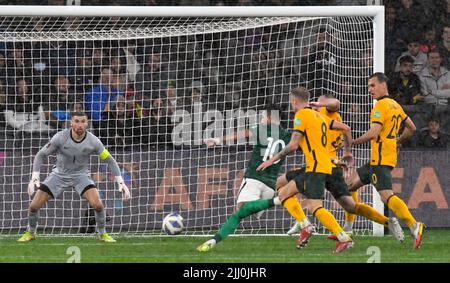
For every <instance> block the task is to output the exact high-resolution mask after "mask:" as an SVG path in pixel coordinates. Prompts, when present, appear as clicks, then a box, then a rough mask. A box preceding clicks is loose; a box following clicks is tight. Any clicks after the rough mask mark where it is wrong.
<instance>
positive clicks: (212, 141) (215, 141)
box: [203, 129, 253, 147]
mask: <svg viewBox="0 0 450 283" xmlns="http://www.w3.org/2000/svg"><path fill="white" fill-rule="evenodd" d="M251 137H253V133H252V131H250V130H249V129H247V130H244V131H238V132H235V133H232V134H229V135H226V136H224V137H223V138H207V139H205V140H204V141H203V142H204V143H205V144H206V145H207V146H208V147H212V146H216V145H221V144H224V143H227V142H229V141H237V140H242V139H249V138H251Z"/></svg>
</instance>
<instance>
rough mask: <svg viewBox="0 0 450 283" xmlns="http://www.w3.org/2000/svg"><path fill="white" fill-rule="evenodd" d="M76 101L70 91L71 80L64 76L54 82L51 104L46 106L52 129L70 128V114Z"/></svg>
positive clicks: (58, 77)
mask: <svg viewBox="0 0 450 283" xmlns="http://www.w3.org/2000/svg"><path fill="white" fill-rule="evenodd" d="M80 99H81V98H80ZM76 100H77V99H76V96H75V94H74V93H73V92H72V91H71V89H70V84H69V79H68V78H67V77H66V76H64V75H59V76H57V77H56V78H55V80H54V82H53V86H52V91H51V94H50V100H49V103H46V104H44V110H45V114H46V118H47V120H48V121H49V124H50V126H51V127H53V128H56V129H62V128H66V127H67V126H68V122H69V121H70V118H71V117H70V112H71V111H72V109H73V108H74V103H75V101H76Z"/></svg>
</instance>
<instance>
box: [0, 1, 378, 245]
mask: <svg viewBox="0 0 450 283" xmlns="http://www.w3.org/2000/svg"><path fill="white" fill-rule="evenodd" d="M1 46H3V49H0V54H4V55H3V56H4V58H5V62H6V63H5V66H4V67H2V65H1V64H0V68H4V70H5V71H4V74H5V75H4V76H3V77H2V74H3V73H0V83H1V84H3V85H4V86H5V89H6V92H7V93H6V96H7V98H8V99H7V100H6V101H7V102H6V103H5V106H4V109H2V111H3V114H4V116H5V131H4V134H3V135H2V136H1V137H0V147H2V148H3V149H4V154H3V155H2V156H0V157H1V158H2V159H1V160H0V162H1V164H2V167H0V172H1V173H0V174H1V176H0V177H1V179H0V181H1V185H2V186H3V187H4V189H3V190H2V191H1V192H0V221H1V225H0V234H11V233H17V231H19V230H23V229H24V228H25V227H26V217H27V208H28V204H29V201H30V200H29V197H28V195H27V194H26V185H27V183H28V181H29V178H30V176H31V163H32V161H33V158H34V155H35V154H36V152H37V150H38V149H39V148H40V147H41V146H43V145H44V144H45V142H47V141H48V138H49V137H51V135H52V134H53V133H54V132H55V131H57V130H60V129H62V128H64V127H65V126H67V123H63V122H64V121H66V120H67V114H65V113H66V112H69V110H70V109H73V108H74V107H81V108H85V109H86V110H88V111H89V113H91V114H90V115H94V114H92V113H94V112H95V111H94V110H93V108H91V107H95V106H94V104H95V103H93V102H92V100H89V99H91V98H92V97H94V92H95V90H96V89H95V87H99V85H100V84H103V83H104V82H105V81H103V80H106V81H109V82H111V81H112V80H114V82H115V85H114V86H112V88H111V89H113V88H116V91H117V94H118V95H117V97H118V98H117V102H116V103H113V104H108V102H106V104H108V110H105V111H106V112H103V113H100V112H101V111H103V110H104V109H105V108H103V107H104V106H102V108H101V109H99V110H96V111H97V112H98V113H100V114H99V115H100V116H98V117H97V116H95V115H96V114H95V115H94V116H92V117H91V120H92V124H91V128H92V130H93V131H94V132H95V133H98V135H100V138H101V140H102V141H103V142H104V143H105V146H106V147H108V148H110V147H111V148H112V149H111V150H110V151H111V153H112V155H113V156H114V157H116V159H117V160H118V161H119V163H120V165H121V170H122V172H123V174H124V176H126V178H125V180H126V182H129V185H130V186H131V187H133V190H132V194H133V198H132V200H131V202H130V203H129V204H126V203H122V202H121V200H120V194H118V193H117V192H116V191H115V189H114V182H113V181H111V178H110V177H111V176H109V175H108V170H107V168H106V167H105V166H103V165H102V164H100V163H99V162H98V160H97V159H98V158H97V157H93V158H92V164H91V171H92V174H93V178H94V181H96V183H97V184H98V186H99V190H100V193H101V196H102V199H103V201H104V202H105V207H106V210H107V214H108V216H109V221H108V223H107V229H110V230H112V231H113V232H117V233H125V234H134V233H150V234H159V233H160V230H161V223H162V219H163V217H164V215H166V214H168V213H169V212H171V211H175V210H176V211H178V212H180V214H181V215H182V216H183V218H184V219H185V221H186V223H185V225H186V227H187V229H186V233H189V234H200V235H202V234H211V233H213V232H214V231H215V230H217V228H218V227H219V226H220V224H222V223H223V222H224V221H225V219H226V218H227V217H228V216H229V215H230V214H231V213H233V211H234V205H235V203H234V201H235V195H236V192H237V191H238V189H239V185H240V183H239V182H240V180H241V179H242V177H243V172H244V170H245V166H246V160H248V159H249V157H250V153H251V142H250V141H243V142H242V143H240V144H237V145H231V146H228V145H222V146H219V147H217V148H215V149H207V148H206V146H205V145H203V144H202V142H201V141H202V139H203V137H204V136H205V135H206V132H207V130H209V132H208V133H209V134H211V133H214V134H218V133H219V132H220V133H219V135H221V134H223V133H230V132H233V131H235V130H237V129H242V128H248V127H249V126H251V125H253V124H255V123H257V121H258V117H259V116H258V115H260V109H261V107H262V106H264V104H265V103H267V102H272V103H276V104H279V105H281V106H282V107H283V108H284V112H285V113H281V120H282V124H283V125H286V126H287V127H288V128H290V127H291V124H292V117H291V116H290V114H289V111H291V109H290V107H289V105H288V99H286V97H287V95H288V91H289V90H290V89H292V88H294V87H296V86H298V85H304V86H307V87H308V88H310V90H311V92H312V94H313V96H314V97H315V98H316V97H317V96H318V95H320V94H322V93H333V94H335V95H336V96H337V98H339V99H340V100H341V103H342V113H341V114H342V116H343V119H344V122H346V123H349V124H350V125H351V126H352V128H353V130H354V135H357V136H359V135H361V134H362V133H363V132H364V131H365V130H367V129H368V126H369V121H370V119H369V114H370V109H371V107H372V103H373V102H372V100H371V98H370V95H369V94H368V92H367V78H368V76H369V75H370V73H372V72H374V71H381V72H382V71H384V7H383V6H351V7H350V6H337V7H335V6H323V7H319V6H316V7H123V6H122V7H116V6H108V7H103V6H102V7H96V6H0V47H1ZM0 59H1V58H0ZM87 61H89V62H88V63H86V62H87ZM155 66H157V67H155ZM152 68H157V70H156V71H155V70H154V69H152ZM0 71H2V69H0ZM108 78H109V79H108ZM1 84H0V89H1ZM22 84H28V85H27V86H28V89H29V90H28V92H29V94H30V97H32V99H31V100H30V102H28V104H30V105H32V106H33V107H31V108H33V109H31V110H29V111H31V113H32V117H36V118H33V119H32V120H33V121H27V122H26V123H28V122H30V123H28V124H24V122H23V121H17V117H18V116H20V115H17V113H18V111H19V110H17V109H15V106H16V105H18V103H19V104H20V103H24V102H23V101H21V100H20V101H21V102H17V101H19V100H15V98H14V99H11V97H16V96H18V94H21V95H22V92H24V89H27V88H26V87H23V88H20V87H19V86H21V85H22ZM64 85H69V86H70V87H67V88H66V90H68V89H70V91H69V90H68V92H70V95H72V97H69V98H67V97H66V98H62V96H59V94H60V93H59V92H60V91H61V90H64V89H65V88H64ZM59 87H61V88H60V89H59ZM25 92H26V91H25ZM194 93H195V94H194ZM171 95H174V96H175V98H176V99H173V100H172V99H171V98H172V97H171ZM192 95H199V96H200V100H199V102H198V103H197V102H195V101H194V100H193V98H192V97H191V96H192ZM24 96H27V95H26V94H24ZM33 97H39V98H38V99H33ZM88 97H90V98H88ZM55 99H56V100H55ZM67 99H69V100H67ZM77 103H78V104H77ZM25 104H27V103H26V102H25ZM56 104H58V105H56ZM60 105H63V106H61V107H62V108H64V111H63V110H61V109H59V108H58V107H59V106H60ZM34 106H36V107H34ZM109 106H111V107H113V110H109ZM120 107H123V109H125V110H123V109H122V110H123V111H125V112H126V114H123V113H122V115H125V116H118V115H119V114H117V113H119V111H120V109H119V108H120ZM129 107H130V109H129ZM196 107H199V108H196ZM25 108H26V107H25ZM25 108H23V109H25ZM69 108H70V109H69ZM172 108H173V112H171V111H172V110H170V109H172ZM21 109H22V108H21ZM23 109H22V110H20V111H22V112H24V111H25V112H26V111H27V110H23ZM116 110H117V111H118V112H117V113H116V112H114V111H116ZM197 110H198V111H197ZM8 111H9V112H8ZM20 111H19V112H20ZM190 111H193V112H192V113H191V112H190ZM196 111H197V112H196ZM22 112H21V113H20V114H23V113H22ZM97 112H96V113H97ZM130 113H132V114H130ZM190 114H193V115H190ZM33 115H36V116H33ZM127 115H131V116H127ZM28 117H30V115H28ZM52 119H53V120H52ZM54 120H56V122H55V121H54ZM51 121H53V122H51ZM18 124H20V125H19V126H18ZM26 125H28V128H27V127H26ZM16 126H17V127H18V128H17V127H16ZM15 127H16V128H15ZM177 130H178V131H179V132H177ZM369 157H370V145H367V144H366V145H364V146H360V147H357V148H356V149H355V159H356V164H357V165H359V166H360V165H362V164H364V163H365V162H367V161H368V160H369ZM54 161H55V160H54V157H50V158H49V162H48V164H46V166H45V168H43V170H42V171H41V172H42V174H41V181H43V179H44V174H47V173H48V172H49V171H50V170H51V166H52V165H53V164H54ZM302 162H303V160H302V156H301V155H300V154H296V156H293V157H289V158H288V159H287V161H286V166H284V170H286V169H292V168H293V167H295V166H298V165H299V164H301V163H302ZM360 197H361V200H362V201H364V202H368V203H370V204H371V205H373V206H374V207H375V208H376V209H377V210H378V211H380V212H381V213H384V205H383V203H382V202H381V200H380V198H379V196H378V194H377V192H376V191H375V189H374V188H372V187H370V186H367V187H365V188H364V189H362V190H361V192H360ZM325 203H326V204H325V205H326V206H327V208H329V209H330V210H331V211H332V212H333V213H334V214H335V215H336V216H337V218H338V220H339V221H342V219H343V211H342V209H340V208H338V207H337V206H336V203H335V202H334V201H333V200H332V198H331V196H330V195H329V194H328V193H327V196H326V201H325ZM90 219H92V216H91V215H90V210H89V208H88V207H87V204H86V203H85V202H82V201H80V198H79V196H78V195H76V193H75V192H73V191H66V192H64V193H63V194H62V195H61V197H59V198H58V199H57V200H56V201H51V202H50V203H49V204H48V205H47V207H46V208H44V209H42V210H41V212H40V220H39V226H38V227H39V229H40V230H39V231H41V232H42V233H48V234H66V233H69V234H78V233H80V231H81V230H82V232H81V233H82V234H84V233H85V230H83V229H80V227H81V228H83V227H84V228H86V227H87V226H89V223H87V222H89V220H90ZM83 221H84V222H83ZM86 221H87V222H86ZM85 222H86V223H85ZM292 223H293V220H292V219H291V218H290V216H289V215H288V214H287V212H285V211H284V210H283V208H281V207H280V208H276V209H273V210H271V211H268V212H267V213H265V214H264V215H263V217H262V218H261V219H259V220H257V219H255V218H250V219H249V220H245V221H243V223H242V225H241V226H240V229H239V230H238V231H237V233H240V234H273V233H275V234H282V233H285V231H286V230H287V229H288V228H289V226H290V225H291V224H292ZM341 223H342V222H341ZM91 226H92V225H91ZM355 226H356V227H355V228H356V231H357V233H363V234H370V235H377V236H381V235H383V232H384V228H383V226H382V225H378V224H376V223H371V222H369V221H366V220H363V219H360V218H359V217H358V218H357V221H356V225H355ZM83 231H84V232H83ZM320 233H326V231H325V229H324V228H323V227H320Z"/></svg>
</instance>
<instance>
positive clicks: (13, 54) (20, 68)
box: [6, 44, 31, 86]
mask: <svg viewBox="0 0 450 283" xmlns="http://www.w3.org/2000/svg"><path fill="white" fill-rule="evenodd" d="M6 71H7V79H8V82H7V83H8V85H10V86H13V85H15V81H16V78H25V77H29V76H30V75H31V61H30V60H29V59H25V56H24V50H23V48H22V46H21V45H20V44H15V46H14V47H13V49H12V50H11V51H10V52H9V55H8V58H7V68H6Z"/></svg>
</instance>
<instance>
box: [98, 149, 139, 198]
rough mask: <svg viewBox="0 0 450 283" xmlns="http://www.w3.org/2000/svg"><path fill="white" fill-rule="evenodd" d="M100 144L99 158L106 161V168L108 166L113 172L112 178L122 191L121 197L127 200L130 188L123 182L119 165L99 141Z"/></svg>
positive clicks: (129, 195)
mask: <svg viewBox="0 0 450 283" xmlns="http://www.w3.org/2000/svg"><path fill="white" fill-rule="evenodd" d="M99 142H100V141H99ZM100 145H101V147H102V151H101V153H100V154H99V157H100V159H101V160H103V161H106V162H107V163H108V168H109V170H110V172H111V173H113V174H114V176H115V177H114V180H115V181H116V183H117V185H118V186H119V191H120V192H122V196H123V199H124V200H128V199H129V198H130V197H131V194H130V190H129V189H128V187H127V186H126V185H125V182H124V180H123V178H122V175H121V173H120V168H119V165H118V164H117V162H116V160H115V159H114V158H113V157H112V155H111V154H110V153H109V151H108V150H107V149H106V148H105V147H104V146H103V144H102V143H101V142H100Z"/></svg>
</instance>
